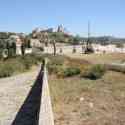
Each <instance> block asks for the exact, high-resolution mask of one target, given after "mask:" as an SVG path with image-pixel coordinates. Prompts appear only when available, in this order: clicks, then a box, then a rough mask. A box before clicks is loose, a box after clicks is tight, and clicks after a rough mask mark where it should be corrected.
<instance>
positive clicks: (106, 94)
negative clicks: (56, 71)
mask: <svg viewBox="0 0 125 125" xmlns="http://www.w3.org/2000/svg"><path fill="white" fill-rule="evenodd" d="M49 84H50V90H51V91H50V92H51V96H52V104H53V111H54V116H55V125H125V75H124V74H122V73H118V72H111V71H108V72H107V73H106V74H105V75H104V76H103V78H101V79H99V80H88V79H84V78H80V77H71V78H65V79H58V78H56V77H55V76H50V77H49Z"/></svg>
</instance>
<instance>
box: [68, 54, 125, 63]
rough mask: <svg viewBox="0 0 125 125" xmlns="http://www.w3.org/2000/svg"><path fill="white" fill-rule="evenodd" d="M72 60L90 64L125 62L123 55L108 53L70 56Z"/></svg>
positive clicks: (124, 55)
mask: <svg viewBox="0 0 125 125" xmlns="http://www.w3.org/2000/svg"><path fill="white" fill-rule="evenodd" d="M68 56H69V57H72V58H77V59H84V60H87V61H89V62H91V63H101V64H102V63H113V62H120V61H125V54H124V53H108V54H77V53H76V54H70V55H68Z"/></svg>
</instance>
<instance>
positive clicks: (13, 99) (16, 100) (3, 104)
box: [0, 67, 40, 125]
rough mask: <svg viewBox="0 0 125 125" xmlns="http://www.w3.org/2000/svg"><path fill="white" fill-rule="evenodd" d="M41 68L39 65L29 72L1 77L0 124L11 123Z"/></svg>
mask: <svg viewBox="0 0 125 125" xmlns="http://www.w3.org/2000/svg"><path fill="white" fill-rule="evenodd" d="M39 69H40V68H39V67H38V68H36V69H35V70H33V71H30V72H27V73H23V74H20V75H16V76H13V77H9V78H4V79H0V125H11V123H12V121H13V120H14V118H15V116H16V114H17V112H18V111H19V109H20V106H21V105H22V104H23V102H24V100H25V98H26V97H27V94H28V93H29V91H30V89H31V87H32V85H33V83H34V81H35V79H36V77H37V75H38V72H39Z"/></svg>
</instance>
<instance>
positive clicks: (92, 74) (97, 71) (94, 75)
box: [82, 64, 106, 80]
mask: <svg viewBox="0 0 125 125" xmlns="http://www.w3.org/2000/svg"><path fill="white" fill-rule="evenodd" d="M105 71H106V69H105V67H104V66H103V65H99V64H97V65H94V66H90V67H88V68H87V69H86V71H85V72H83V74H82V76H83V77H85V78H89V79H95V80H96V79H99V78H101V77H102V76H103V75H104V73H105Z"/></svg>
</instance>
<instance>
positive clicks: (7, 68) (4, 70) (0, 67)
mask: <svg viewBox="0 0 125 125" xmlns="http://www.w3.org/2000/svg"><path fill="white" fill-rule="evenodd" d="M13 72H14V69H13V67H12V66H11V65H9V64H8V63H7V64H0V78H2V77H8V76H11V75H12V74H13Z"/></svg>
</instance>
